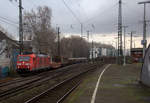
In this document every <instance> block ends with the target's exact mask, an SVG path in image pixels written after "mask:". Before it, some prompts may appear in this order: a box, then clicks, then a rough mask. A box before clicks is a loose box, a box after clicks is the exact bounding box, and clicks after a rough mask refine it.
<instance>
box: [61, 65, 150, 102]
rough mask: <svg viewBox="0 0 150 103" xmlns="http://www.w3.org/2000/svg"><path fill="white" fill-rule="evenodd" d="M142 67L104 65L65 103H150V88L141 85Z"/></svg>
mask: <svg viewBox="0 0 150 103" xmlns="http://www.w3.org/2000/svg"><path fill="white" fill-rule="evenodd" d="M141 66H142V65H141V64H127V65H126V66H119V65H116V64H111V65H104V66H103V67H101V68H98V69H97V70H96V71H94V72H93V73H91V74H90V75H88V76H86V77H85V78H84V80H83V81H82V83H81V84H80V86H79V87H77V88H76V90H75V91H73V92H72V93H71V94H70V95H69V96H68V97H67V98H66V100H65V101H64V102H63V103H150V88H148V87H144V86H143V85H141V84H140V83H139V79H140V71H141Z"/></svg>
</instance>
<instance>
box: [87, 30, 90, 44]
mask: <svg viewBox="0 0 150 103" xmlns="http://www.w3.org/2000/svg"><path fill="white" fill-rule="evenodd" d="M89 37H90V31H89V30H88V31H87V39H88V42H89V40H90V39H89Z"/></svg>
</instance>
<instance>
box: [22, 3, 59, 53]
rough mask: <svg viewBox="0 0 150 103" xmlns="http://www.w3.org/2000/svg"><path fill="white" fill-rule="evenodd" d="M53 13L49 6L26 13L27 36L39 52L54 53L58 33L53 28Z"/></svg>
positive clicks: (25, 27)
mask: <svg viewBox="0 0 150 103" xmlns="http://www.w3.org/2000/svg"><path fill="white" fill-rule="evenodd" d="M51 16H52V11H51V9H50V8H48V7H47V6H44V7H38V8H37V11H34V10H31V11H30V12H24V29H25V36H27V37H28V39H29V40H32V41H33V46H34V47H35V48H36V49H37V51H38V52H42V53H48V54H51V55H52V53H53V50H54V42H55V39H56V32H55V31H54V29H53V28H52V27H51Z"/></svg>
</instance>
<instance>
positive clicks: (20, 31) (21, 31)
mask: <svg viewBox="0 0 150 103" xmlns="http://www.w3.org/2000/svg"><path fill="white" fill-rule="evenodd" d="M22 9H23V7H22V0H19V46H20V54H23V26H22Z"/></svg>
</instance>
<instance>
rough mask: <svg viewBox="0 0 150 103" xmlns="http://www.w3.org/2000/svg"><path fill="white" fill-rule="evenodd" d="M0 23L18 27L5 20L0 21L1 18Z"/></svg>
mask: <svg viewBox="0 0 150 103" xmlns="http://www.w3.org/2000/svg"><path fill="white" fill-rule="evenodd" d="M0 21H1V22H3V23H6V24H9V25H12V26H15V27H18V26H17V25H16V24H14V23H11V22H8V21H6V20H3V19H1V18H0Z"/></svg>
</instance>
